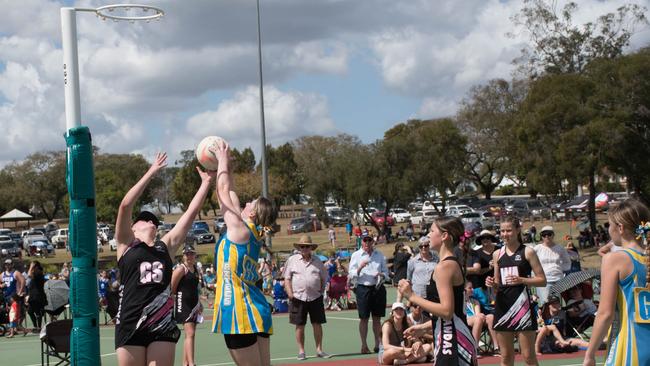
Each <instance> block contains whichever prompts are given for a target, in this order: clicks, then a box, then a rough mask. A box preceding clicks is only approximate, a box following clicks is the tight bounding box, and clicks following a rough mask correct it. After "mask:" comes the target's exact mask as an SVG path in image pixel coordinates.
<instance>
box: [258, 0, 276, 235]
mask: <svg viewBox="0 0 650 366" xmlns="http://www.w3.org/2000/svg"><path fill="white" fill-rule="evenodd" d="M256 3H257V60H258V64H259V71H260V134H261V140H262V153H261V159H262V197H264V198H269V170H268V167H267V166H266V126H265V123H264V78H263V77H262V30H261V26H260V0H256ZM265 238H266V239H265V240H266V246H267V247H268V248H271V246H272V243H271V235H270V234H269V235H266V236H265Z"/></svg>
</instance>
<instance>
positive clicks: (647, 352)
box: [605, 249, 650, 366]
mask: <svg viewBox="0 0 650 366" xmlns="http://www.w3.org/2000/svg"><path fill="white" fill-rule="evenodd" d="M621 251H624V252H625V254H627V255H628V256H629V257H630V259H631V260H632V264H633V265H634V269H633V270H632V273H630V275H629V276H627V277H625V278H624V279H622V280H620V281H619V283H618V289H617V295H616V309H617V311H618V316H619V319H620V320H621V322H620V323H621V324H620V330H619V332H618V335H616V339H615V340H614V342H612V346H611V348H610V350H609V354H608V355H607V361H606V363H605V365H611V366H614V365H616V366H643V365H648V364H649V363H650V347H648V346H647V345H648V344H650V324H649V323H636V322H635V321H634V315H635V307H634V288H635V287H645V286H646V266H645V263H646V256H645V255H643V254H642V253H639V252H637V251H635V250H633V249H622V250H621Z"/></svg>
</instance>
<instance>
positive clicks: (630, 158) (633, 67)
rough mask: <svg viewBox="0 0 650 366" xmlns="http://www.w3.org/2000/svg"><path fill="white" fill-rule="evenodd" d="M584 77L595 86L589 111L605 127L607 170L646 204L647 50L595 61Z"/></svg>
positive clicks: (649, 189)
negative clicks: (597, 117)
mask: <svg viewBox="0 0 650 366" xmlns="http://www.w3.org/2000/svg"><path fill="white" fill-rule="evenodd" d="M586 74H587V76H588V77H589V78H590V79H592V80H593V82H594V83H595V85H596V86H597V88H596V95H595V96H594V98H593V100H592V105H593V108H594V109H596V110H598V112H599V114H600V116H601V117H600V118H602V120H603V123H606V128H607V131H606V137H607V139H608V140H609V143H608V146H609V148H608V149H607V151H606V152H607V154H606V155H605V159H606V165H607V168H608V170H610V171H612V172H615V173H618V174H621V175H624V176H625V177H626V178H627V185H628V189H629V190H630V191H632V192H634V193H635V194H637V195H638V196H639V197H640V198H641V199H642V200H643V201H645V202H646V203H650V175H649V174H648V164H647V160H648V156H650V49H643V50H640V51H639V52H637V53H635V54H631V55H627V56H623V57H621V58H619V59H615V60H599V61H597V62H594V63H592V64H591V65H590V67H589V68H588V69H587V71H586Z"/></svg>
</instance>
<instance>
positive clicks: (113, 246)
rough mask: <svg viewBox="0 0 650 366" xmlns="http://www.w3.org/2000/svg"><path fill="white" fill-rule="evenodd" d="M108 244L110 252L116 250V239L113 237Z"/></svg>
mask: <svg viewBox="0 0 650 366" xmlns="http://www.w3.org/2000/svg"><path fill="white" fill-rule="evenodd" d="M108 246H109V247H110V249H111V252H115V251H117V240H115V238H113V239H111V240H109V241H108Z"/></svg>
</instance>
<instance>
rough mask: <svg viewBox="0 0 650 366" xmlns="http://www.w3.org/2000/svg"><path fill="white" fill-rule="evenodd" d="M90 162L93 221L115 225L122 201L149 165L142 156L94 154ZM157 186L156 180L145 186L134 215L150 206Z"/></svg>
mask: <svg viewBox="0 0 650 366" xmlns="http://www.w3.org/2000/svg"><path fill="white" fill-rule="evenodd" d="M94 160H95V200H96V205H95V206H96V208H97V220H98V221H104V222H115V220H116V218H117V209H118V208H119V206H120V203H121V202H122V198H124V195H126V192H128V190H129V189H130V188H131V187H132V186H133V185H134V184H135V183H136V182H137V181H138V180H139V179H140V178H141V177H142V176H143V175H144V173H145V172H146V171H147V170H148V169H149V166H150V165H151V164H149V162H147V160H146V159H145V158H144V157H143V156H142V155H132V154H100V153H99V151H98V150H96V152H95V156H94ZM64 180H65V179H64ZM161 182H162V181H161V180H160V178H159V177H156V178H155V179H153V180H152V181H151V182H150V183H149V185H147V188H146V189H145V191H144V192H143V194H142V196H141V197H140V200H139V202H138V206H137V207H136V208H135V209H136V211H137V210H139V209H140V205H141V204H146V203H150V202H153V192H154V191H155V190H156V189H158V187H159V186H160V185H161Z"/></svg>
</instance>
